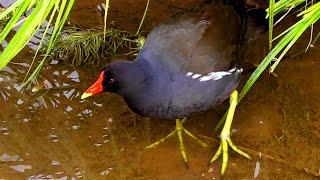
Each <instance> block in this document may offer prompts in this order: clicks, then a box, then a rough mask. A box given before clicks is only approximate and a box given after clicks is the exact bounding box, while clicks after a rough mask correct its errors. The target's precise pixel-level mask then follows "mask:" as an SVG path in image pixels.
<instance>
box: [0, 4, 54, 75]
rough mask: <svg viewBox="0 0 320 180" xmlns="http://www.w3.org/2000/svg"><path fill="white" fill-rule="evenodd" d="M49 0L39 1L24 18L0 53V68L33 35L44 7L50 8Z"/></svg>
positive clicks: (41, 19)
mask: <svg viewBox="0 0 320 180" xmlns="http://www.w3.org/2000/svg"><path fill="white" fill-rule="evenodd" d="M49 5H50V1H39V2H38V4H37V6H36V7H35V8H34V10H33V11H32V13H31V14H30V15H29V16H28V17H27V18H26V21H25V22H24V23H23V25H22V26H21V27H20V29H19V31H18V32H17V33H16V34H15V36H14V37H13V38H12V40H11V41H10V43H9V44H8V46H7V47H6V48H5V49H4V51H3V52H2V53H1V54H0V69H3V68H4V67H5V66H6V65H7V63H8V62H9V61H10V60H11V59H12V58H13V57H15V56H16V55H17V54H18V53H19V52H20V51H21V50H22V49H23V47H24V46H25V44H26V43H27V42H28V41H29V39H30V38H31V37H32V36H33V34H34V32H35V31H36V29H37V28H38V26H39V24H41V23H42V21H43V17H44V15H45V12H46V9H47V8H50V7H49Z"/></svg>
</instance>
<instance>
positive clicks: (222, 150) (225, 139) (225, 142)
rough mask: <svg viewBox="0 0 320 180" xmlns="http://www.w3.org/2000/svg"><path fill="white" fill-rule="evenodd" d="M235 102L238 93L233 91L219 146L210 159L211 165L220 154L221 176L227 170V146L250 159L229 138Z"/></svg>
mask: <svg viewBox="0 0 320 180" xmlns="http://www.w3.org/2000/svg"><path fill="white" fill-rule="evenodd" d="M237 101H238V92H237V91H233V92H232V94H231V96H230V107H229V110H228V114H227V118H226V122H225V124H224V127H223V129H222V131H221V134H220V139H221V142H220V146H219V148H218V150H217V152H216V153H215V155H214V156H213V157H212V159H211V160H210V163H213V162H214V161H215V160H216V159H217V158H218V157H219V156H220V155H221V154H222V167H221V175H223V174H224V173H225V171H226V169H227V165H228V148H229V146H230V147H231V148H232V149H233V150H234V151H236V152H237V153H239V154H241V155H242V156H244V157H246V158H248V159H251V157H250V156H249V155H248V154H247V153H245V152H243V151H242V150H240V149H239V148H237V147H236V146H235V145H234V144H233V142H232V140H231V138H230V129H231V123H232V119H233V115H234V111H235V108H236V105H237Z"/></svg>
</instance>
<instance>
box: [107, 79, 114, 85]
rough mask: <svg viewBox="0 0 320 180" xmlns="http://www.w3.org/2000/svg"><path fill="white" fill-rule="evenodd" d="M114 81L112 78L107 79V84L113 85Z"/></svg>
mask: <svg viewBox="0 0 320 180" xmlns="http://www.w3.org/2000/svg"><path fill="white" fill-rule="evenodd" d="M115 82H116V80H115V79H114V78H111V79H109V81H108V84H114V83H115Z"/></svg>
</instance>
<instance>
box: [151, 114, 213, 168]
mask: <svg viewBox="0 0 320 180" xmlns="http://www.w3.org/2000/svg"><path fill="white" fill-rule="evenodd" d="M185 121H186V118H184V119H183V120H182V121H181V120H180V119H176V129H175V130H173V131H172V132H171V133H169V134H168V135H167V136H166V137H164V138H162V139H160V140H158V141H156V142H154V143H153V144H151V145H149V146H147V147H146V149H151V148H154V147H156V146H158V145H159V144H160V143H162V142H164V141H165V140H167V139H168V138H170V137H171V136H173V135H175V134H176V135H177V136H178V140H179V147H180V154H181V156H182V159H183V161H184V163H185V165H186V167H187V168H188V158H187V153H186V151H185V147H184V143H183V137H182V133H185V134H187V135H188V136H190V137H191V138H192V139H194V140H196V141H197V142H198V143H199V144H200V145H201V146H203V147H208V145H207V143H205V142H203V141H202V140H200V139H199V138H197V137H196V136H195V135H193V134H192V133H191V132H190V131H188V130H186V129H185V128H184V127H183V123H184V122H185Z"/></svg>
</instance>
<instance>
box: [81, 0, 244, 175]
mask: <svg viewBox="0 0 320 180" xmlns="http://www.w3.org/2000/svg"><path fill="white" fill-rule="evenodd" d="M211 4H212V5H208V6H207V7H206V8H203V12H199V13H189V14H183V15H179V16H176V17H173V18H170V19H169V20H168V21H166V22H165V23H162V24H160V25H159V26H158V27H156V28H154V29H153V30H152V31H151V32H150V34H149V35H148V37H147V39H146V42H145V44H144V47H143V48H142V49H141V52H140V54H139V55H138V57H137V58H136V60H135V61H116V62H113V63H110V64H109V65H108V66H107V67H105V68H104V69H103V70H102V71H101V73H100V76H99V78H98V80H97V81H96V82H95V83H94V84H93V85H92V86H91V87H90V88H88V89H87V90H86V91H85V92H84V93H83V95H82V96H81V99H84V98H87V97H89V96H92V95H95V94H98V93H101V92H111V93H116V94H118V95H120V96H122V97H123V98H124V100H125V101H126V103H127V105H128V106H129V107H130V109H131V110H133V111H134V112H136V113H137V114H141V115H144V116H148V117H154V118H163V119H176V129H175V130H174V131H173V132H171V133H170V134H169V135H168V136H166V137H165V138H163V139H161V140H159V141H157V142H155V143H154V144H152V145H150V146H148V148H151V147H155V146H156V145H158V144H160V143H161V142H163V141H165V140H166V139H167V138H169V137H171V136H173V135H174V134H177V136H178V140H179V145H180V152H181V155H182V158H183V160H184V162H185V163H186V164H187V156H186V152H185V148H184V145H183V138H182V133H183V132H184V133H186V134H187V135H189V136H191V137H192V138H194V139H196V140H197V141H198V142H199V143H200V144H201V145H203V146H206V143H204V142H202V141H201V140H199V139H198V138H196V137H195V136H194V135H192V134H191V133H190V132H189V131H187V130H186V129H185V128H183V125H182V123H183V122H184V121H185V118H186V117H189V116H190V115H191V114H193V113H196V112H201V111H206V110H208V109H209V108H211V107H213V106H216V105H218V104H219V103H221V102H223V101H224V100H226V99H227V98H228V97H230V95H231V98H230V102H231V104H230V108H229V111H228V115H227V119H226V122H225V125H224V128H223V130H222V132H221V136H220V137H221V144H220V147H219V149H218V151H217V153H216V154H215V155H214V157H213V158H212V159H211V161H210V162H213V161H214V160H216V159H217V158H218V156H219V155H220V154H221V153H223V163H222V170H221V173H222V174H224V172H225V170H226V166H227V162H228V146H230V147H231V148H232V149H233V150H235V151H236V152H238V153H240V154H241V155H243V156H245V157H246V158H249V159H250V156H249V155H247V154H246V153H244V152H243V151H241V150H239V149H238V148H237V147H236V146H235V145H234V144H233V143H232V141H231V139H230V128H231V123H232V119H233V114H234V111H235V108H236V104H237V95H238V93H237V91H236V90H235V89H236V87H237V85H238V83H239V80H240V76H241V72H242V69H241V68H240V67H238V66H237V65H236V63H232V60H234V57H233V54H234V53H233V52H235V50H236V47H237V40H238V39H239V37H241V34H240V32H241V30H240V29H241V28H242V27H241V25H240V24H241V21H240V18H239V16H238V14H237V12H236V10H235V8H233V7H232V6H228V5H224V4H223V3H222V2H220V1H213V2H212V3H211ZM242 29H243V28H242ZM181 118H184V120H183V121H181Z"/></svg>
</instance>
